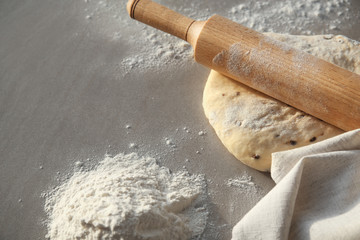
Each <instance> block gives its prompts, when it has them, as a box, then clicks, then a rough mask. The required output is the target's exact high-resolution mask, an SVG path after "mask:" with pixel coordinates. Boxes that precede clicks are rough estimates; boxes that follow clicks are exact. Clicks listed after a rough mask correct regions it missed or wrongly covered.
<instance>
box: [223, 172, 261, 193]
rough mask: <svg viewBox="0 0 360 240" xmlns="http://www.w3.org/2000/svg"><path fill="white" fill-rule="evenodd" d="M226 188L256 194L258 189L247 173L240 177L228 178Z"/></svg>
mask: <svg viewBox="0 0 360 240" xmlns="http://www.w3.org/2000/svg"><path fill="white" fill-rule="evenodd" d="M226 186H228V187H235V188H238V189H240V190H241V191H243V192H257V191H258V188H259V187H258V186H257V185H256V184H255V183H254V181H253V179H252V177H251V176H249V175H248V174H247V173H245V174H244V175H243V176H240V177H236V178H229V179H228V180H227V181H226Z"/></svg>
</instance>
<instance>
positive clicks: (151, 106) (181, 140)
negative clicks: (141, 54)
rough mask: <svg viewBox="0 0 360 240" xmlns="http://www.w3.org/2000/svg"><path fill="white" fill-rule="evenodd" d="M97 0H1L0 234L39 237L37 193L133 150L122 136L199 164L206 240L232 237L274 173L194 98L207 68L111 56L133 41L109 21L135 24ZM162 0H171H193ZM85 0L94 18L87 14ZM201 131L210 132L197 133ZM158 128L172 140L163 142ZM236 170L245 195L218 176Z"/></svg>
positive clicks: (355, 32) (137, 27) (171, 161)
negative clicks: (248, 157) (245, 178)
mask: <svg viewBox="0 0 360 240" xmlns="http://www.w3.org/2000/svg"><path fill="white" fill-rule="evenodd" d="M104 2H106V3H105V5H107V6H109V7H110V10H109V12H105V11H104V12H101V9H98V10H97V7H96V4H99V1H92V0H89V1H80V0H76V1H75V0H63V1H59V0H48V1H46V0H27V1H25V0H2V1H0V239H1V240H7V239H12V240H15V239H43V238H44V236H45V234H46V229H45V227H44V225H43V224H42V222H43V220H44V219H45V218H46V215H45V213H44V211H43V206H44V199H43V198H41V194H42V193H43V192H44V191H45V192H46V191H47V190H49V189H50V188H51V187H53V186H56V185H57V184H59V182H58V180H57V179H61V178H64V176H66V174H68V173H71V170H72V168H73V166H74V163H75V162H76V161H78V160H84V159H89V162H90V163H92V164H94V163H96V162H98V161H99V160H101V159H103V157H104V154H105V153H111V154H116V153H119V152H131V151H133V150H132V149H129V146H128V145H129V143H131V142H136V143H137V144H138V146H139V147H138V148H137V149H136V151H138V152H139V154H149V155H151V156H155V157H157V158H158V160H159V164H161V165H164V166H166V167H168V168H170V169H171V170H173V171H177V170H181V169H183V168H184V167H185V168H186V169H187V170H188V171H189V172H190V173H193V174H205V176H206V179H207V182H208V193H209V206H208V209H209V212H210V215H209V220H208V226H207V228H206V230H205V232H204V235H203V239H229V238H230V236H231V228H232V227H233V225H234V224H235V223H236V222H237V221H238V220H239V219H241V217H242V216H243V215H244V214H245V213H246V212H247V211H248V210H249V209H251V208H252V207H253V206H254V204H256V202H257V201H258V200H259V199H261V197H262V196H264V195H265V194H266V193H267V192H268V191H269V190H270V189H271V188H272V187H273V186H274V183H273V182H272V180H271V179H270V177H269V175H268V174H265V173H261V172H258V171H255V170H252V169H250V168H248V167H246V166H244V165H243V164H241V163H240V162H239V161H237V160H236V159H235V158H234V157H233V156H231V154H229V153H228V152H227V151H226V149H225V148H224V147H223V146H222V144H221V142H220V141H219V140H218V138H217V137H216V135H215V133H214V131H213V130H212V128H211V127H210V126H209V124H208V122H207V119H206V118H205V116H204V114H203V110H202V106H201V101H202V90H203V87H204V84H205V81H206V77H207V75H208V73H209V70H208V69H206V68H204V67H202V66H200V65H197V64H193V63H191V62H187V63H185V64H183V65H181V66H180V67H178V66H173V67H171V66H170V67H168V68H166V69H164V70H162V71H161V72H159V71H155V70H148V71H129V72H128V74H123V72H122V70H121V68H119V67H118V63H119V62H121V61H122V59H123V57H124V56H125V55H127V56H128V55H129V54H132V52H135V51H136V48H131V47H129V46H127V45H126V44H124V43H123V42H122V41H109V39H108V38H107V37H106V34H107V33H108V32H106V31H113V30H114V29H118V31H119V32H120V33H121V35H122V36H123V37H125V38H131V37H136V36H134V32H137V31H142V30H143V29H144V26H142V25H141V24H133V25H125V26H121V25H119V24H118V22H117V21H116V19H119V18H120V19H121V18H126V17H127V15H126V12H125V11H124V5H125V1H115V0H111V1H104ZM104 2H102V4H104ZM161 2H162V3H163V4H166V5H167V6H169V7H171V8H175V9H176V8H180V6H181V5H182V4H183V5H186V4H189V3H190V2H192V1H190V0H187V1H182V2H181V1H175V0H168V1H165V0H164V1H161ZM236 2H242V1H235V0H233V1H225V2H222V1H215V0H211V1H205V0H199V1H197V4H198V5H197V6H198V7H199V9H201V8H207V9H208V14H210V15H211V14H213V13H220V14H224V13H225V9H229V7H231V6H232V5H234V4H235V3H236ZM243 2H246V1H243ZM352 3H353V6H354V7H353V8H352V9H351V11H350V13H349V14H354V15H355V16H357V18H355V20H354V21H357V22H358V23H359V22H360V21H359V17H358V13H359V5H360V2H359V1H356V0H353V1H352ZM88 9H92V11H98V14H103V17H102V18H101V19H100V20H99V21H98V22H96V21H93V23H92V24H89V23H88V22H87V21H86V20H87V18H91V17H86V16H87V12H86V11H87V10H88ZM117 9H118V10H117ZM107 14H118V15H116V16H115V17H114V18H112V19H113V20H111V19H110V18H106V17H105V16H106V15H107ZM195 17H196V16H195ZM93 20H96V19H93ZM105 26H107V29H104V27H105ZM130 26H132V27H130ZM314 26H316V24H315V25H314ZM343 26H344V27H343V28H342V29H341V33H342V34H344V35H347V36H349V37H352V38H354V39H357V40H359V39H360V31H359V29H360V28H359V26H360V25H359V24H357V25H356V24H355V27H354V24H352V25H351V26H350V25H349V27H347V26H346V23H344V25H343ZM126 124H131V128H130V129H127V128H126V127H125V126H126ZM184 127H187V128H188V129H189V130H190V133H185V132H184V130H183V128H184ZM201 130H202V131H205V132H206V133H207V134H206V135H205V136H199V135H198V132H199V131H201ZM165 137H172V138H173V139H174V140H175V141H176V145H177V148H176V149H169V146H167V145H166V144H164V138H165ZM197 151H200V154H198V153H196V152H197ZM185 159H189V161H185ZM245 172H247V174H248V175H250V176H252V177H253V180H254V182H255V183H256V184H257V185H258V186H259V188H260V190H261V191H258V192H256V193H255V194H251V195H248V194H244V193H243V192H242V191H239V189H237V188H231V187H227V186H226V185H225V182H226V181H227V180H228V179H229V178H234V177H236V176H241V175H243V174H244V173H245Z"/></svg>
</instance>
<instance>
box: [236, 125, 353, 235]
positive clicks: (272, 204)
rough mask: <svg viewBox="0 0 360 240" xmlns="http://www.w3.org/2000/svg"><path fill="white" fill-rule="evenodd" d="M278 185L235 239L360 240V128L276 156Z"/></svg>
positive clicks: (238, 227) (242, 223)
mask: <svg viewBox="0 0 360 240" xmlns="http://www.w3.org/2000/svg"><path fill="white" fill-rule="evenodd" d="M271 177H272V179H273V180H274V181H275V182H276V186H275V187H274V188H273V189H272V190H271V191H270V192H269V193H268V194H267V195H266V196H265V197H264V198H263V199H261V200H260V201H259V202H258V203H257V204H256V205H255V207H254V208H253V209H251V210H250V211H249V212H248V213H247V214H246V215H245V216H244V217H243V218H242V219H241V220H240V221H239V222H238V223H237V224H236V225H235V227H234V228H233V232H232V239H233V240H238V239H251V240H253V239H264V240H265V239H266V240H271V239H281V240H282V239H294V240H296V239H301V240H306V239H321V240H325V239H326V240H328V239H336V240H339V239H360V129H357V130H354V131H350V132H347V133H344V134H342V135H339V136H336V137H334V138H330V139H327V140H324V141H322V142H319V143H316V144H313V145H310V146H306V147H302V148H297V149H294V150H289V151H284V152H278V153H273V155H272V166H271Z"/></svg>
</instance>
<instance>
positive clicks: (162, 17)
mask: <svg viewBox="0 0 360 240" xmlns="http://www.w3.org/2000/svg"><path fill="white" fill-rule="evenodd" d="M127 11H128V13H129V14H130V16H131V17H132V18H134V19H136V20H138V21H140V22H143V23H145V24H148V25H150V26H153V27H155V28H158V29H160V30H162V31H164V32H167V33H170V34H172V35H175V36H177V37H179V38H181V39H183V40H185V41H188V42H189V43H190V44H191V45H192V47H193V48H194V51H195V60H196V61H197V62H199V63H201V64H203V65H205V66H207V67H209V68H211V69H214V70H216V71H218V72H220V73H222V74H224V75H226V76H228V77H230V78H232V79H235V80H237V81H239V82H241V83H243V84H245V85H247V86H249V87H251V88H254V89H256V90H258V91H260V92H263V93H265V94H267V95H269V96H271V97H273V98H275V99H278V100H280V101H282V102H284V103H286V104H288V105H291V106H293V107H295V108H297V109H300V110H302V111H304V112H306V113H308V114H310V115H313V116H315V117H317V118H319V119H321V120H323V121H325V122H327V123H330V124H332V125H334V126H336V127H339V128H341V129H343V130H345V131H349V130H353V129H356V128H360V75H357V74H355V73H352V72H349V71H347V70H345V69H343V68H341V67H338V66H336V65H334V64H331V63H329V62H326V61H324V60H321V59H319V58H316V57H314V56H312V55H310V54H307V53H305V52H302V51H299V50H296V49H294V48H291V47H289V46H288V45H286V44H284V43H282V42H279V41H276V40H273V39H271V38H269V37H267V36H265V35H263V34H261V33H258V32H256V31H254V30H251V29H249V28H247V27H244V26H242V25H240V24H238V23H235V22H233V21H231V20H229V19H227V18H224V17H221V16H219V15H214V16H212V17H211V18H209V19H208V20H207V21H195V20H193V19H191V18H188V17H185V16H183V15H181V14H179V13H177V12H174V11H172V10H170V9H168V8H166V7H164V6H162V5H160V4H157V3H155V2H152V1H151V0H129V2H128V3H127Z"/></svg>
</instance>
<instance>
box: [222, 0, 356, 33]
mask: <svg viewBox="0 0 360 240" xmlns="http://www.w3.org/2000/svg"><path fill="white" fill-rule="evenodd" d="M350 7H351V2H350V0H327V1H319V0H306V1H295V0H285V1H257V0H249V1H247V2H246V3H241V4H239V5H237V6H234V7H232V8H231V9H230V10H229V11H228V17H230V18H231V19H232V20H234V21H236V22H239V23H241V24H243V25H245V26H247V27H249V28H252V29H254V30H256V31H260V32H278V33H290V34H307V35H308V34H315V33H316V34H324V33H329V32H333V33H339V32H340V30H341V27H342V26H341V23H343V22H345V21H349V20H350V16H349V14H348V12H349V8H350ZM315 24H316V26H318V27H319V29H316V31H314V25H315ZM350 24H351V23H350Z"/></svg>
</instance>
